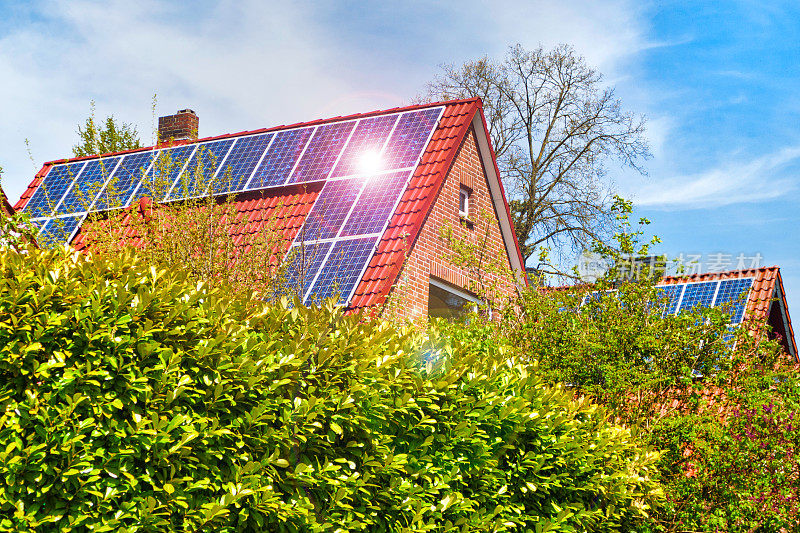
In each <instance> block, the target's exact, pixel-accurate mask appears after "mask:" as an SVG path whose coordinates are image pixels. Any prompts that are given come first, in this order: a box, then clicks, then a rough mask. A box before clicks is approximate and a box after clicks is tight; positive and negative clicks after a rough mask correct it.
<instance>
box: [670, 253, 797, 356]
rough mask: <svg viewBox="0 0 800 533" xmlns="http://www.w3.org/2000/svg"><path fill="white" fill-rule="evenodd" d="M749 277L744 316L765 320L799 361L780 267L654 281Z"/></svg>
mask: <svg viewBox="0 0 800 533" xmlns="http://www.w3.org/2000/svg"><path fill="white" fill-rule="evenodd" d="M742 278H753V285H752V287H751V289H750V293H749V295H748V298H747V304H746V306H745V319H750V320H754V321H757V322H767V323H769V325H770V326H771V327H772V331H773V333H775V334H778V335H780V337H781V339H782V343H783V345H784V348H785V349H786V351H787V353H789V355H792V356H794V357H795V358H796V359H797V360H798V362H800V355H799V354H798V352H797V344H796V342H795V338H794V329H793V328H792V320H791V318H790V316H789V306H788V304H787V302H786V293H785V291H784V289H783V279H782V278H781V269H780V268H779V267H777V266H771V267H761V268H752V269H747V270H731V271H726V272H710V273H705V274H693V275H690V276H672V277H665V278H663V279H662V280H661V281H659V283H658V285H677V284H681V283H693V282H702V281H718V280H727V279H742Z"/></svg>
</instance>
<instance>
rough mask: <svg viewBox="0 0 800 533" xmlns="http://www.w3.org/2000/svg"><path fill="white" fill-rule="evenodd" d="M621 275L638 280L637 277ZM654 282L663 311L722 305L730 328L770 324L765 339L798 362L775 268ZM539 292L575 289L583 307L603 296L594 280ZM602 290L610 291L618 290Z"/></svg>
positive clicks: (757, 329)
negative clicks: (776, 341) (767, 338)
mask: <svg viewBox="0 0 800 533" xmlns="http://www.w3.org/2000/svg"><path fill="white" fill-rule="evenodd" d="M625 279H636V276H635V275H634V276H630V277H625ZM655 286H656V287H657V290H658V294H659V296H660V297H661V298H663V300H664V304H663V305H664V308H663V314H664V315H677V314H678V313H680V312H683V311H691V310H692V309H693V308H694V307H721V308H723V309H724V310H725V312H726V313H728V314H729V315H730V323H731V326H739V325H742V324H746V326H747V327H748V328H750V330H751V331H752V332H753V333H754V334H760V332H761V330H762V326H763V325H767V326H769V327H768V328H767V329H768V331H769V333H768V334H769V338H771V339H778V341H779V342H780V344H781V346H782V347H783V350H784V351H785V352H786V353H787V354H788V355H789V356H791V358H792V359H793V360H794V361H795V362H798V363H800V354H798V352H797V344H796V341H795V338H794V330H793V329H792V320H791V317H790V316H789V306H788V304H787V303H786V293H785V292H784V289H783V278H782V277H781V270H780V268H779V267H777V266H772V267H760V268H751V269H744V270H730V271H725V272H709V273H705V274H692V275H687V276H666V277H663V278H661V279H659V280H658V281H657V282H656V284H655ZM541 290H543V291H544V292H561V291H575V292H577V293H578V294H581V295H583V299H582V301H581V305H584V304H585V303H586V302H588V301H589V300H590V299H592V298H598V297H599V296H600V294H601V293H599V292H598V291H596V290H594V285H593V284H584V285H574V286H560V287H542V288H541ZM606 292H608V293H614V292H616V289H612V290H608V291H606Z"/></svg>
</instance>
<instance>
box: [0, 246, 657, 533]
mask: <svg viewBox="0 0 800 533" xmlns="http://www.w3.org/2000/svg"><path fill="white" fill-rule="evenodd" d="M0 268H1V269H2V278H1V279H0V403H1V404H2V408H3V411H2V418H0V442H2V446H0V529H2V530H5V531H11V530H41V531H44V530H52V529H55V528H58V529H61V530H65V531H66V530H87V529H89V530H95V531H108V530H121V531H135V530H187V531H190V530H215V531H355V530H366V531H389V530H392V531H404V530H405V531H408V530H429V531H450V530H453V531H456V530H458V531H528V530H530V531H536V532H540V531H587V530H619V529H623V530H624V529H631V528H633V527H634V524H635V523H636V522H637V521H638V520H640V519H641V518H642V517H643V516H645V514H646V513H647V509H648V506H649V505H652V504H653V502H654V501H656V500H657V498H658V496H659V490H660V489H659V487H658V485H657V484H656V483H654V482H653V481H652V474H653V470H652V469H653V464H654V461H655V460H656V459H657V457H656V455H655V454H653V453H650V452H644V451H640V450H639V449H638V448H637V447H636V444H635V442H634V440H633V439H632V437H631V435H630V433H629V432H628V431H627V430H626V429H623V428H621V427H618V426H614V425H611V424H609V423H607V422H606V421H605V417H604V414H603V411H602V409H600V408H598V407H597V406H596V405H593V404H591V403H589V402H588V401H587V400H585V399H573V398H572V397H571V396H570V395H569V394H566V393H565V392H563V391H562V390H560V389H559V388H549V387H547V386H545V385H543V383H542V381H541V380H540V378H539V377H537V375H536V367H535V366H533V365H530V364H523V362H522V361H521V360H518V359H517V358H515V357H514V356H513V355H512V354H511V353H510V352H509V351H508V348H507V347H505V346H504V344H503V343H498V342H494V341H492V340H491V336H490V335H487V332H486V331H483V330H481V331H477V332H475V333H471V334H468V335H467V334H465V335H460V336H455V337H454V338H449V339H448V340H443V337H444V334H445V333H447V330H446V328H445V330H443V332H439V330H437V329H436V328H434V329H433V330H432V332H431V334H430V336H421V335H419V334H416V333H414V332H413V331H411V330H408V331H405V330H403V331H398V330H396V329H393V328H391V327H389V326H388V325H386V324H385V323H382V322H379V321H373V322H365V321H363V320H360V319H359V318H358V317H344V316H343V315H342V314H341V313H340V312H339V311H338V310H336V309H334V308H332V307H328V308H323V309H316V310H314V309H307V308H303V307H300V306H297V305H295V306H292V305H291V304H290V303H289V302H286V301H284V302H281V303H280V304H279V305H272V306H264V307H263V308H260V309H258V310H257V311H252V307H247V306H245V305H240V304H239V303H238V302H237V301H234V300H230V299H228V298H226V297H224V296H222V295H221V294H220V293H219V292H217V290H208V289H206V288H205V287H204V286H202V285H196V284H195V283H194V282H189V281H188V280H187V278H186V276H185V274H184V273H182V272H180V271H178V270H170V271H164V270H161V271H159V270H156V269H155V268H152V267H150V266H148V265H146V264H143V263H142V262H141V261H140V260H138V259H136V257H134V256H131V255H123V256H120V257H118V258H115V259H94V260H92V259H90V258H86V257H83V256H77V255H70V254H69V253H68V252H65V251H63V250H59V251H40V250H34V249H30V250H27V252H26V253H25V254H18V253H16V252H13V251H5V252H0Z"/></svg>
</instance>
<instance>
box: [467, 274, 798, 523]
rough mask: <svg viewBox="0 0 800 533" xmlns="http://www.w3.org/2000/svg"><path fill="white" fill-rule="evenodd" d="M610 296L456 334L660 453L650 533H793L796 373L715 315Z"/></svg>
mask: <svg viewBox="0 0 800 533" xmlns="http://www.w3.org/2000/svg"><path fill="white" fill-rule="evenodd" d="M617 287H618V289H617V291H616V292H614V293H613V294H608V295H607V296H604V297H601V298H596V299H591V300H590V302H589V303H587V304H585V305H583V306H582V307H580V308H579V304H580V302H581V300H582V298H583V296H584V295H585V294H586V288H576V290H574V291H572V292H570V291H552V292H549V293H544V292H540V291H530V292H527V293H525V294H523V295H522V297H521V298H520V299H519V301H518V308H517V309H514V310H513V312H510V313H509V314H508V315H507V316H506V317H505V319H506V320H505V321H504V322H503V323H502V324H499V325H490V324H480V325H478V324H474V323H473V324H471V325H469V326H466V327H463V328H464V329H465V330H466V331H465V332H463V333H461V335H468V334H475V330H480V329H481V328H489V329H490V330H491V331H492V333H491V334H490V335H489V334H487V335H488V336H490V337H491V338H492V339H494V341H493V342H504V343H508V344H509V345H510V346H511V347H513V349H514V350H515V351H516V353H517V354H518V357H521V358H531V359H532V360H538V361H539V373H540V375H541V376H542V378H543V379H544V381H545V382H546V383H550V384H555V383H568V384H569V386H570V387H571V388H572V389H573V390H576V391H580V392H582V393H585V394H587V395H588V396H590V397H591V398H592V399H593V400H595V401H597V402H598V403H600V404H601V405H603V406H604V407H605V408H606V409H607V410H608V412H609V413H610V415H611V416H612V417H614V418H616V419H619V420H620V421H622V422H623V423H625V424H627V425H630V426H631V430H632V431H633V433H634V434H635V435H636V437H637V439H638V440H639V442H640V443H641V445H642V446H650V447H653V448H655V449H658V450H660V451H661V455H660V459H659V461H658V463H657V470H658V479H659V480H660V481H661V483H662V486H663V488H664V492H665V504H664V505H662V506H661V507H660V508H659V509H658V510H657V511H656V512H654V513H652V516H653V520H652V521H651V523H650V524H649V525H648V526H647V527H649V528H650V529H651V530H653V531H777V530H780V529H781V528H782V527H783V528H786V529H787V530H789V531H796V530H797V528H798V524H800V505H798V504H799V503H800V473H799V472H800V471H798V467H797V456H796V454H797V450H798V448H797V447H798V446H800V433H798V429H797V424H795V423H794V422H793V419H792V418H793V417H794V416H795V415H794V414H793V413H796V412H800V409H799V408H800V377H798V374H797V368H792V367H791V366H788V365H786V364H785V361H786V356H785V354H782V353H781V351H780V347H779V345H778V344H777V343H776V342H774V341H768V340H767V339H766V338H765V337H766V336H761V337H756V336H754V335H751V334H750V333H749V331H750V330H748V324H745V325H744V326H743V327H740V328H737V330H736V331H734V332H733V333H731V332H730V331H729V329H728V319H727V316H726V315H725V312H724V311H725V310H723V309H698V310H696V311H695V312H694V313H686V314H683V313H682V314H681V315H679V316H667V317H662V316H661V315H662V313H661V308H660V306H659V305H658V298H657V293H656V292H655V288H654V287H653V286H652V283H649V282H646V281H645V282H642V283H629V284H618V285H617ZM520 310H521V312H520ZM469 332H472V333H469ZM730 335H732V336H733V340H735V341H736V344H735V348H734V347H732V343H731V340H732V339H731V338H730ZM763 409H768V410H769V411H770V412H769V413H764V412H762V411H763Z"/></svg>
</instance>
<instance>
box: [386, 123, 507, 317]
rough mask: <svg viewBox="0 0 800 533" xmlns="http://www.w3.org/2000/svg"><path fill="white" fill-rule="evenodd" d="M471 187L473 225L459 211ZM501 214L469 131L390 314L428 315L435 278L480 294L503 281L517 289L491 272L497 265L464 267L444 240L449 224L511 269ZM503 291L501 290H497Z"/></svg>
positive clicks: (405, 270) (393, 297)
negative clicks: (462, 197)
mask: <svg viewBox="0 0 800 533" xmlns="http://www.w3.org/2000/svg"><path fill="white" fill-rule="evenodd" d="M462 185H463V186H465V187H467V188H469V189H470V190H471V191H472V194H471V197H470V210H469V211H470V214H469V223H466V224H465V223H464V220H462V219H461V217H460V216H459V212H458V206H459V191H460V190H461V187H462ZM497 216H498V213H497V212H496V210H495V208H494V204H493V202H492V200H491V197H490V195H489V185H488V183H487V179H486V172H485V171H484V168H483V164H482V162H481V158H480V155H479V152H478V147H477V144H476V141H475V133H474V131H473V130H470V132H469V133H468V134H467V136H466V137H465V139H464V142H463V143H462V145H461V147H460V148H459V151H458V154H457V155H456V159H455V161H454V163H453V167H452V168H451V170H450V173H449V174H448V175H447V177H446V178H445V182H444V186H443V187H442V190H441V192H440V194H439V197H438V198H437V199H436V201H435V203H434V205H433V208H432V209H431V212H430V214H429V215H428V219H427V220H426V221H425V225H424V226H423V227H422V231H421V232H420V235H419V238H418V240H417V242H416V244H415V245H414V246H413V249H412V250H411V253H410V255H409V256H408V257H407V259H406V263H405V266H404V267H403V269H402V271H401V272H400V276H399V278H398V281H397V285H396V286H395V287H394V288H393V289H392V293H391V294H390V302H392V303H391V304H390V306H389V310H390V312H394V313H395V314H399V315H401V316H402V317H405V318H412V319H415V318H422V317H426V316H427V314H428V289H429V286H430V279H431V277H434V278H437V279H438V280H440V281H444V282H445V283H446V284H449V285H453V286H455V287H458V288H461V289H463V290H466V291H467V292H470V293H473V294H476V293H480V292H482V291H481V287H484V288H485V287H486V286H488V285H491V284H493V283H499V284H500V285H502V289H501V290H500V291H499V293H500V294H495V296H503V295H510V294H511V293H513V291H514V290H515V289H514V288H513V284H510V283H508V281H507V279H506V278H504V277H502V276H498V274H496V273H494V272H490V270H491V268H486V269H484V268H480V269H476V268H474V267H468V268H464V267H463V266H459V265H456V264H454V262H453V261H451V260H450V259H451V258H452V250H451V247H450V246H448V243H447V241H446V240H445V239H443V238H442V235H441V232H442V229H443V228H445V227H447V225H448V224H449V225H450V227H452V228H453V236H454V237H456V239H463V240H464V242H468V243H471V244H473V245H475V246H476V248H477V249H478V250H480V251H482V253H483V254H484V256H483V257H484V264H485V262H486V261H494V262H495V263H499V264H500V265H502V266H503V268H506V269H510V261H509V257H508V253H507V251H506V247H505V244H504V243H503V238H502V235H501V232H500V226H499V224H498V222H497ZM497 292H498V291H495V293H497Z"/></svg>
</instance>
